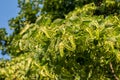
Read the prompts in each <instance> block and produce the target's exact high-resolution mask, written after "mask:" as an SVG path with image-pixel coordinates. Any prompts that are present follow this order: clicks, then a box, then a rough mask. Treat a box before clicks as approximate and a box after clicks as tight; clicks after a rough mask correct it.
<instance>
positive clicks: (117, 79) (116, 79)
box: [110, 62, 119, 80]
mask: <svg viewBox="0 0 120 80" xmlns="http://www.w3.org/2000/svg"><path fill="white" fill-rule="evenodd" d="M110 69H111V72H112V74H113V76H114V78H115V80H119V78H118V77H117V75H116V74H115V71H114V69H113V66H112V63H111V62H110Z"/></svg>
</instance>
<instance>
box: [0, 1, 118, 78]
mask: <svg viewBox="0 0 120 80" xmlns="http://www.w3.org/2000/svg"><path fill="white" fill-rule="evenodd" d="M46 1H47V0H46ZM60 1H61V0H60ZM76 1H77V0H76ZM81 1H82V0H81ZM86 1H87V0H86ZM117 4H118V3H117ZM97 8H98V7H97V6H96V5H95V4H94V3H90V4H86V5H84V6H83V7H76V8H75V10H73V11H71V12H70V13H68V15H65V19H61V18H57V19H55V20H54V21H52V20H51V18H50V17H51V16H50V15H46V14H45V15H42V16H40V17H38V18H37V19H36V21H35V23H29V22H28V23H25V26H24V28H23V29H21V30H20V32H19V33H18V34H17V35H15V36H14V37H13V38H12V41H11V43H10V45H9V46H7V47H6V49H7V51H8V52H9V53H10V54H11V56H12V59H11V60H10V61H1V63H0V71H1V72H0V78H1V79H11V80H13V79H21V80H23V79H26V80H30V79H31V80H49V79H50V80H63V79H64V80H96V79H97V80H113V79H118V78H120V72H119V70H120V66H119V65H120V34H119V32H120V23H119V22H120V18H119V17H118V16H119V14H118V15H108V16H106V17H105V16H104V15H94V12H95V11H96V9H97Z"/></svg>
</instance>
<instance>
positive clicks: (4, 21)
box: [0, 0, 19, 58]
mask: <svg viewBox="0 0 120 80" xmlns="http://www.w3.org/2000/svg"><path fill="white" fill-rule="evenodd" d="M17 6H18V4H17V0H0V28H6V31H7V33H8V34H11V33H12V30H10V28H9V26H8V20H9V19H11V18H13V17H16V16H17V15H18V12H19V8H18V7H17ZM0 53H1V51H0ZM1 57H4V58H9V56H7V55H4V56H3V55H1V54H0V58H1Z"/></svg>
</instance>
